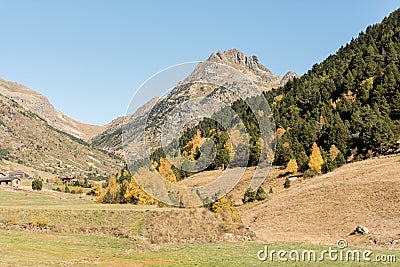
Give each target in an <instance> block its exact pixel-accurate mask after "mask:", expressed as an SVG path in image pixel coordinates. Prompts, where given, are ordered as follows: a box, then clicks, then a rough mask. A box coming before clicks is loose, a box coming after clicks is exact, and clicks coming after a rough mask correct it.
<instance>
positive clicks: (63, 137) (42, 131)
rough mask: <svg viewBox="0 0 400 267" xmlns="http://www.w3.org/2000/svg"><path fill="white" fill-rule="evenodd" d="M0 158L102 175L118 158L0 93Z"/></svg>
mask: <svg viewBox="0 0 400 267" xmlns="http://www.w3.org/2000/svg"><path fill="white" fill-rule="evenodd" d="M0 139H1V140H2V141H1V144H0V159H7V160H9V161H13V162H16V163H19V164H22V165H25V166H28V167H32V168H34V169H36V170H41V171H46V172H49V173H53V174H54V176H57V175H75V176H77V177H85V176H88V175H90V176H104V177H108V176H109V175H110V174H114V173H116V172H117V171H118V170H119V169H120V168H121V166H123V165H122V161H121V160H120V159H118V158H116V157H114V156H113V155H111V154H108V153H105V152H103V151H101V150H99V149H96V148H93V147H92V146H90V145H89V144H87V143H86V142H84V141H82V140H81V139H78V138H76V137H73V136H72V135H68V134H66V133H64V132H61V131H59V130H57V129H55V128H53V127H51V126H50V125H49V124H48V123H46V122H45V121H44V120H43V119H41V118H40V117H38V116H37V115H35V114H33V113H31V112H29V111H27V110H26V109H24V108H23V107H21V106H20V105H19V104H18V103H17V102H15V101H13V100H11V99H9V98H7V97H4V96H2V95H0Z"/></svg>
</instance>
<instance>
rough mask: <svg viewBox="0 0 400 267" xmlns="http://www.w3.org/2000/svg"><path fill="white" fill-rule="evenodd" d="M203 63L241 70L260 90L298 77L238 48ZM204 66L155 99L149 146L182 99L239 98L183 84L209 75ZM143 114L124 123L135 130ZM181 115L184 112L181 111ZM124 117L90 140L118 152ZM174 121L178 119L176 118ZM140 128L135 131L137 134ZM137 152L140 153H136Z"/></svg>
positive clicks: (134, 140) (133, 137)
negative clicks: (282, 73)
mask: <svg viewBox="0 0 400 267" xmlns="http://www.w3.org/2000/svg"><path fill="white" fill-rule="evenodd" d="M206 62H214V63H220V64H223V65H227V66H230V67H232V68H233V69H236V70H238V71H240V72H241V73H242V74H243V75H244V76H245V77H247V78H248V79H250V80H252V81H253V82H254V83H255V84H256V85H257V86H259V88H260V90H262V91H268V90H271V89H272V88H277V87H279V86H281V85H284V84H286V83H287V82H288V81H290V80H292V79H293V78H294V77H298V76H297V74H295V73H294V72H288V73H287V74H286V75H285V76H284V77H281V76H277V75H274V74H273V73H272V72H271V71H270V70H268V69H267V68H266V67H265V66H264V65H262V64H261V63H260V62H259V61H258V58H257V57H256V56H246V55H245V54H244V53H243V52H241V51H239V50H237V49H230V50H227V51H219V52H216V53H213V54H211V56H210V57H209V58H208V59H207V60H206ZM204 66H207V65H206V64H199V65H198V67H197V68H196V69H195V70H194V71H193V73H191V74H190V75H189V76H188V78H187V79H186V80H185V81H184V82H183V84H178V85H177V86H176V87H175V88H174V89H173V90H172V91H171V92H170V93H169V94H168V95H167V97H165V98H164V99H158V100H157V101H158V103H157V104H156V105H155V106H154V108H153V111H152V112H151V114H150V115H149V119H148V126H147V131H148V132H151V133H152V134H151V135H149V136H151V138H150V140H147V141H149V142H150V143H152V145H151V146H154V147H157V146H159V145H160V144H159V142H157V141H154V139H158V138H159V137H160V133H161V132H160V131H161V126H162V123H163V121H164V119H165V116H166V115H167V114H168V112H170V111H171V110H172V109H173V108H174V107H176V106H178V105H179V104H180V103H182V102H183V101H186V100H189V99H193V98H197V97H205V96H211V97H213V98H215V99H219V100H220V101H222V102H225V103H228V104H232V103H233V102H234V101H235V100H237V99H238V97H237V96H235V95H233V94H232V93H231V92H229V90H221V88H219V86H215V85H212V84H185V82H187V80H188V79H190V80H196V78H198V79H199V80H201V79H202V78H203V75H212V72H210V71H209V70H207V71H205V70H204ZM152 101H153V100H151V101H150V102H148V103H146V104H145V105H144V106H143V107H142V109H141V110H142V111H146V112H149V111H150V110H149V107H150V106H152V105H153V104H154V102H152ZM142 115H143V114H140V116H138V115H135V114H134V115H130V117H129V118H126V122H129V124H130V125H132V126H131V127H130V128H131V129H136V128H139V127H143V126H144V121H142V120H140V119H139V118H138V117H142ZM182 116H183V114H182ZM123 119H124V118H118V119H116V120H115V121H113V122H112V123H110V124H109V125H107V126H106V129H105V130H104V131H103V132H102V133H101V134H99V135H98V136H96V137H94V138H93V139H92V144H93V145H96V146H98V147H101V148H103V149H106V150H107V151H110V152H118V153H120V152H121V142H120V140H121V137H120V134H121V128H120V127H121V125H122V123H123ZM176 119H177V120H178V119H179V118H176ZM138 132H139V131H136V133H138ZM136 133H131V136H130V138H131V144H132V146H134V147H139V146H138V143H139V142H141V139H140V137H139V136H136ZM139 153H143V151H142V152H139Z"/></svg>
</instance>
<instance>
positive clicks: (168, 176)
mask: <svg viewBox="0 0 400 267" xmlns="http://www.w3.org/2000/svg"><path fill="white" fill-rule="evenodd" d="M158 172H159V173H160V175H161V176H162V177H163V178H164V179H165V180H167V181H169V182H171V183H176V176H175V174H174V172H173V171H172V164H171V162H169V160H167V159H166V158H160V165H159V167H158Z"/></svg>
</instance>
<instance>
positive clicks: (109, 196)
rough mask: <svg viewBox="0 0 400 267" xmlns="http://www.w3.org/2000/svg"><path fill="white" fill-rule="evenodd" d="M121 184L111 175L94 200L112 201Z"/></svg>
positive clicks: (100, 201)
mask: <svg viewBox="0 0 400 267" xmlns="http://www.w3.org/2000/svg"><path fill="white" fill-rule="evenodd" d="M120 189H121V185H120V184H119V183H117V178H116V177H112V178H110V179H108V181H107V187H106V188H105V189H104V190H102V193H101V195H99V196H98V197H97V198H96V202H99V203H114V201H115V200H116V199H117V195H118V194H119V192H120Z"/></svg>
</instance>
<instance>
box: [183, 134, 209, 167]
mask: <svg viewBox="0 0 400 267" xmlns="http://www.w3.org/2000/svg"><path fill="white" fill-rule="evenodd" d="M204 140H205V138H203V137H201V131H200V130H197V132H196V134H195V135H194V136H193V139H192V140H191V141H190V142H189V143H187V145H186V146H185V147H184V152H183V155H184V156H185V157H186V158H188V159H190V160H194V157H195V155H196V151H197V149H198V148H199V147H201V145H202V144H203V143H204Z"/></svg>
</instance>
